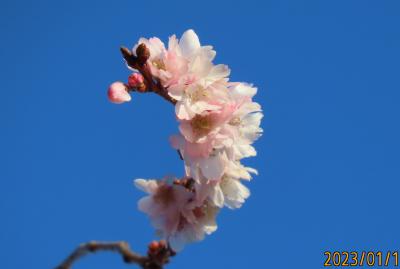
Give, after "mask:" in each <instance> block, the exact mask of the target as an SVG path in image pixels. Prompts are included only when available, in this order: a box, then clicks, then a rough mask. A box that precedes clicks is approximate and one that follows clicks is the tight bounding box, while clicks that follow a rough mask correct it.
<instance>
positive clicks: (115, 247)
mask: <svg viewBox="0 0 400 269" xmlns="http://www.w3.org/2000/svg"><path fill="white" fill-rule="evenodd" d="M98 251H112V252H117V253H119V254H120V255H121V256H122V259H123V260H124V262H125V263H133V264H137V265H139V266H141V267H142V268H146V267H145V265H146V263H147V262H148V258H147V257H144V256H141V255H139V254H137V253H135V252H133V251H132V250H131V249H130V248H129V245H128V243H126V242H123V241H121V242H96V241H91V242H88V243H84V244H81V245H79V247H77V248H76V249H75V250H74V251H73V252H72V253H71V254H70V255H69V256H68V257H67V258H66V259H65V260H64V261H63V262H62V263H61V264H60V265H59V266H57V267H56V268H55V269H70V268H71V267H72V264H73V263H74V262H76V261H77V260H79V259H80V258H82V257H83V256H86V255H88V254H90V253H96V252H98Z"/></svg>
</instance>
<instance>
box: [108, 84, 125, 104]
mask: <svg viewBox="0 0 400 269" xmlns="http://www.w3.org/2000/svg"><path fill="white" fill-rule="evenodd" d="M108 100H110V102H112V103H114V104H121V103H124V102H129V101H130V100H131V96H130V95H129V93H128V90H127V88H126V86H125V85H124V83H122V82H119V81H116V82H114V83H113V84H111V85H110V87H109V88H108Z"/></svg>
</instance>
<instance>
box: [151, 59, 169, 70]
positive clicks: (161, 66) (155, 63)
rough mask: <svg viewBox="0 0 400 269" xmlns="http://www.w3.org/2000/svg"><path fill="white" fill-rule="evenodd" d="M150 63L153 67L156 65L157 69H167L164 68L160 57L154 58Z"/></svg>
mask: <svg viewBox="0 0 400 269" xmlns="http://www.w3.org/2000/svg"><path fill="white" fill-rule="evenodd" d="M151 63H152V65H154V67H156V68H157V69H161V70H164V71H166V70H167V69H166V68H165V64H164V62H163V61H162V60H161V59H155V60H153V61H151Z"/></svg>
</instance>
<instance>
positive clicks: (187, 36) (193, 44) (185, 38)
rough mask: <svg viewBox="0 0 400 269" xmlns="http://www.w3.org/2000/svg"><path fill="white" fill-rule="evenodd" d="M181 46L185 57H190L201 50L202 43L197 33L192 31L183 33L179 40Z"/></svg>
mask: <svg viewBox="0 0 400 269" xmlns="http://www.w3.org/2000/svg"><path fill="white" fill-rule="evenodd" d="M179 46H180V47H181V50H182V54H183V56H185V57H189V56H190V55H192V54H193V53H195V52H196V51H197V50H198V49H199V48H200V41H199V38H198V37H197V35H196V33H195V32H194V31H193V30H192V29H190V30H187V31H186V32H184V33H183V35H182V37H181V39H180V40H179Z"/></svg>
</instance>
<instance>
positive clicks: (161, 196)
mask: <svg viewBox="0 0 400 269" xmlns="http://www.w3.org/2000/svg"><path fill="white" fill-rule="evenodd" d="M153 199H154V201H155V202H157V203H160V204H162V205H165V206H166V207H167V206H168V205H170V204H172V203H174V202H175V196H174V190H173V188H172V187H171V186H168V185H161V186H159V187H158V189H157V191H156V193H155V194H154V196H153Z"/></svg>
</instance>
